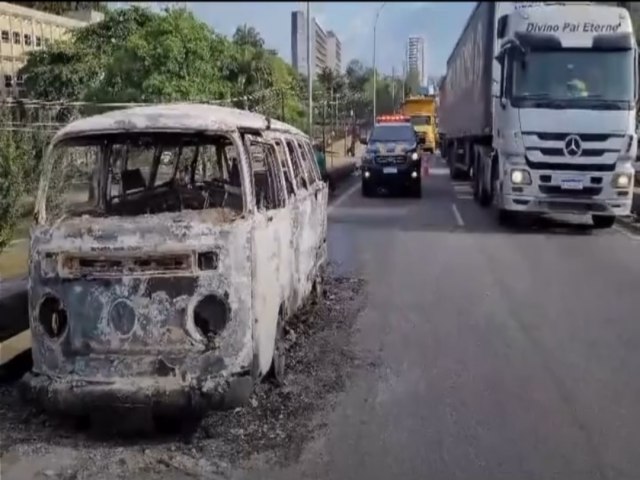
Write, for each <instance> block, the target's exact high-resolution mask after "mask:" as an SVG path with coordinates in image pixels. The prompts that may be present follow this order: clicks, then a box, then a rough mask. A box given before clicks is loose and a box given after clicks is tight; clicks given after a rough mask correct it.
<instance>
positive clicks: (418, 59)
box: [406, 36, 427, 85]
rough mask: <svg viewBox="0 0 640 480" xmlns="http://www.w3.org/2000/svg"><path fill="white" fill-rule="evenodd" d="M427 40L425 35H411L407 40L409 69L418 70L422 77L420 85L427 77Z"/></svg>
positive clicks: (409, 70)
mask: <svg viewBox="0 0 640 480" xmlns="http://www.w3.org/2000/svg"><path fill="white" fill-rule="evenodd" d="M424 44H425V40H424V37H420V36H411V37H409V39H408V40H407V52H406V55H407V69H408V72H411V71H417V72H418V77H419V78H420V85H424V84H425V81H426V79H427V72H426V65H425V58H424V57H425V55H424V53H425V52H424V50H425V48H424V47H425V45H424Z"/></svg>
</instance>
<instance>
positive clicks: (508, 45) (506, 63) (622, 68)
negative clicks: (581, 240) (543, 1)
mask: <svg viewBox="0 0 640 480" xmlns="http://www.w3.org/2000/svg"><path fill="white" fill-rule="evenodd" d="M496 36H497V45H496V46H497V48H498V49H499V51H498V54H497V55H496V57H495V60H496V63H497V67H498V68H496V69H495V70H494V72H495V73H497V75H495V73H494V78H493V136H492V147H493V148H492V150H491V152H490V153H488V152H487V151H485V153H484V154H483V155H481V159H480V160H479V161H477V162H476V163H475V166H476V168H474V172H473V173H474V174H475V175H474V177H475V178H474V193H475V194H476V197H477V198H479V199H480V202H481V203H484V204H490V203H495V204H497V206H498V208H499V209H500V213H501V217H512V216H513V215H514V214H517V213H519V212H532V213H543V214H544V213H577V214H591V216H592V219H593V223H594V226H595V227H597V228H598V227H599V228H606V227H610V226H612V225H613V223H614V221H615V217H616V216H618V215H628V214H629V213H630V209H631V202H632V191H633V183H634V166H633V162H634V161H635V158H636V152H637V134H636V114H635V105H636V100H637V97H638V92H637V90H638V87H637V85H638V79H637V65H638V62H637V55H638V53H637V44H636V41H635V37H634V33H633V27H632V23H631V19H630V16H629V13H628V12H627V11H626V10H625V9H623V8H617V7H611V6H605V5H593V4H591V5H572V4H560V5H538V6H535V7H531V8H523V9H516V10H515V11H512V12H510V13H508V14H504V15H500V16H498V15H496ZM477 151H478V152H479V151H480V149H478V150H477Z"/></svg>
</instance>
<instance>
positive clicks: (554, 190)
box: [539, 185, 602, 197]
mask: <svg viewBox="0 0 640 480" xmlns="http://www.w3.org/2000/svg"><path fill="white" fill-rule="evenodd" d="M539 188H540V192H541V193H544V194H545V195H554V196H559V197H561V196H571V197H595V196H597V195H600V193H602V187H584V188H583V189H582V190H562V188H560V186H558V185H540V187H539Z"/></svg>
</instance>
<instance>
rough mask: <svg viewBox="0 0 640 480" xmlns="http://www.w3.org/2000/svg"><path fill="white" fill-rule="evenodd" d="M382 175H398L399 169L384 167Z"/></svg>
mask: <svg viewBox="0 0 640 480" xmlns="http://www.w3.org/2000/svg"><path fill="white" fill-rule="evenodd" d="M382 173H398V169H397V168H396V167H384V168H383V169H382Z"/></svg>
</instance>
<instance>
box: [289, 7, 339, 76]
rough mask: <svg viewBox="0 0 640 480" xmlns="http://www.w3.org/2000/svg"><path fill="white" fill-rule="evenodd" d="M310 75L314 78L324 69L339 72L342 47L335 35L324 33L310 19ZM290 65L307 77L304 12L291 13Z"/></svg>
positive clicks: (316, 23) (312, 19) (317, 24)
mask: <svg viewBox="0 0 640 480" xmlns="http://www.w3.org/2000/svg"><path fill="white" fill-rule="evenodd" d="M310 23H311V32H310V33H311V34H310V43H311V74H312V75H313V76H314V77H315V76H316V75H318V73H320V72H321V71H322V70H323V69H324V68H325V67H329V68H332V69H334V70H336V71H340V69H341V67H342V45H341V43H340V40H339V39H338V37H337V36H336V34H335V33H334V32H332V31H328V32H325V31H324V29H323V28H322V27H321V26H320V24H319V23H318V21H317V20H316V19H315V18H311V22H310ZM291 64H292V65H293V68H294V69H295V70H297V71H298V72H299V73H300V74H302V75H307V18H306V15H305V13H304V12H302V11H295V12H291Z"/></svg>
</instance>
